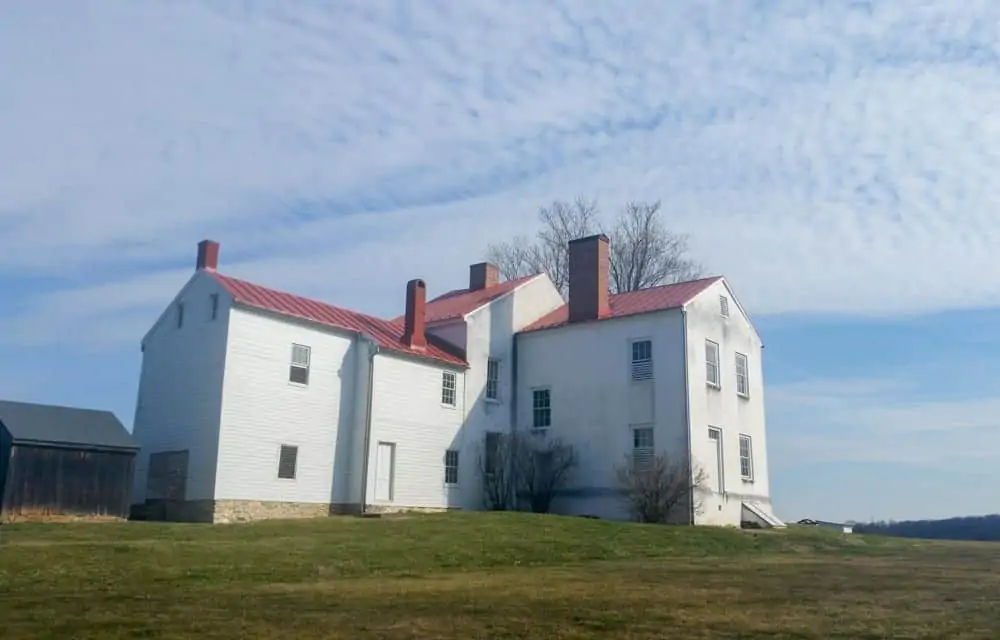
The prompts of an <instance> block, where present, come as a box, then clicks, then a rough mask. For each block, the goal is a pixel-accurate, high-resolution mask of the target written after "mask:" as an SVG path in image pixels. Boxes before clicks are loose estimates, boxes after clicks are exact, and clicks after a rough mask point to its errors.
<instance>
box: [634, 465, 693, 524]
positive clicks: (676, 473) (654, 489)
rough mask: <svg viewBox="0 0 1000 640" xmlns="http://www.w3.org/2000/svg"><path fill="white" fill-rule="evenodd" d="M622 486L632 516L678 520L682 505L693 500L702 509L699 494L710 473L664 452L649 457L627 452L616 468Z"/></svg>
mask: <svg viewBox="0 0 1000 640" xmlns="http://www.w3.org/2000/svg"><path fill="white" fill-rule="evenodd" d="M615 473H616V476H617V479H618V484H619V486H620V487H621V488H622V489H624V490H625V495H626V500H627V501H628V505H629V510H630V512H631V513H632V516H633V517H634V518H635V519H636V520H638V521H639V522H652V523H667V522H673V521H676V520H678V517H677V516H678V515H679V513H680V510H681V509H686V508H687V507H688V506H689V505H691V503H694V504H693V508H694V510H695V512H700V511H701V500H700V498H699V497H698V496H699V494H700V493H702V492H703V491H704V488H705V485H706V483H707V480H708V475H707V474H706V473H705V471H704V470H703V469H700V468H693V469H692V467H691V465H690V463H689V462H688V460H687V459H686V458H681V457H678V458H673V457H671V456H669V455H667V454H666V453H661V454H658V455H656V456H650V457H649V458H635V457H633V456H626V459H625V462H624V463H623V464H622V465H621V466H619V467H618V468H617V469H616V470H615Z"/></svg>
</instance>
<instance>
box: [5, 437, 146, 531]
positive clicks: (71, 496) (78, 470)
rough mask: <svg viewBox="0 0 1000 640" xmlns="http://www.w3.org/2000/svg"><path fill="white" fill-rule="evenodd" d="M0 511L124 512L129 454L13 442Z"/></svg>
mask: <svg viewBox="0 0 1000 640" xmlns="http://www.w3.org/2000/svg"><path fill="white" fill-rule="evenodd" d="M8 464H9V468H8V473H7V483H6V486H5V487H4V492H3V502H2V506H3V516H4V517H6V518H17V517H34V516H56V515H71V516H111V517H120V518H126V517H128V511H129V499H130V497H131V492H132V480H133V474H134V472H135V454H134V453H132V452H125V451H88V450H80V449H70V448H60V447H44V446H25V445H17V444H15V445H13V446H12V447H11V448H10V458H9V463H8Z"/></svg>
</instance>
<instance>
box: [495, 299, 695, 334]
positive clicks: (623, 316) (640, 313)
mask: <svg viewBox="0 0 1000 640" xmlns="http://www.w3.org/2000/svg"><path fill="white" fill-rule="evenodd" d="M684 309H685V307H684V306H683V305H679V306H676V307H664V308H662V309H649V310H647V311H636V312H635V313H626V314H621V315H614V316H605V317H603V318H593V319H590V320H577V321H576V322H563V323H562V324H554V325H550V326H548V327H539V328H537V329H522V330H521V331H517V332H515V334H514V335H520V334H522V333H523V334H529V333H538V332H540V331H551V330H553V329H565V328H566V327H580V326H587V325H593V324H597V323H598V322H611V321H613V320H625V319H626V318H635V317H636V316H646V315H651V314H654V313H666V312H667V311H683V310H684Z"/></svg>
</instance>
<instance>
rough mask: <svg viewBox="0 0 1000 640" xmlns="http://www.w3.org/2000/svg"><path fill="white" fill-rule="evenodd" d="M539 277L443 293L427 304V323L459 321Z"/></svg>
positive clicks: (397, 320) (395, 319)
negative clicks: (483, 287)
mask: <svg viewBox="0 0 1000 640" xmlns="http://www.w3.org/2000/svg"><path fill="white" fill-rule="evenodd" d="M535 277H537V276H525V277H523V278H515V279H513V280H507V281H506V282H501V283H500V284H495V285H493V286H492V287H486V288H485V289H478V290H476V291H469V290H468V289H455V290H454V291H449V292H448V293H443V294H441V295H439V296H438V297H436V298H434V299H433V300H429V301H428V302H427V323H428V324H430V323H432V322H444V321H447V320H457V319H458V318H461V317H462V316H464V315H465V314H467V313H469V312H470V311H475V310H476V309H478V308H479V307H481V306H483V305H484V304H487V303H489V302H493V301H494V300H496V299H497V298H499V297H500V296H502V295H504V294H507V293H510V292H511V291H513V290H514V289H515V288H517V286H518V285H521V284H524V283H525V282H527V281H528V280H531V279H532V278H535ZM402 321H403V316H399V317H397V318H394V319H393V322H402Z"/></svg>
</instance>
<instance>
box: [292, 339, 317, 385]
mask: <svg viewBox="0 0 1000 640" xmlns="http://www.w3.org/2000/svg"><path fill="white" fill-rule="evenodd" d="M311 357H312V350H311V349H310V348H309V347H307V346H304V345H301V344H293V345H292V364H291V366H289V368H288V381H289V382H294V383H295V384H301V385H307V384H309V361H310V359H311Z"/></svg>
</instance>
